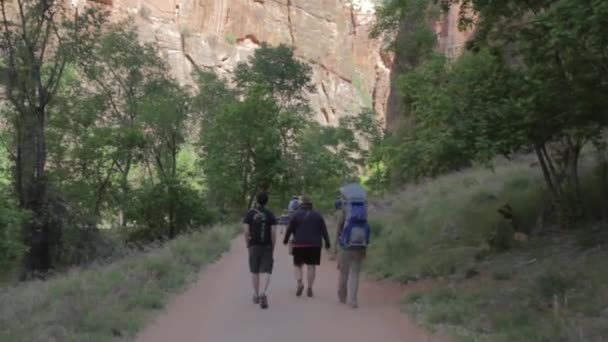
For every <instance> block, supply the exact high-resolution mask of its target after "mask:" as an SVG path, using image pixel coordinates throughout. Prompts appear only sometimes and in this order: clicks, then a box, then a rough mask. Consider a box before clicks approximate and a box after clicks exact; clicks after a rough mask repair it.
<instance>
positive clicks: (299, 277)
mask: <svg viewBox="0 0 608 342" xmlns="http://www.w3.org/2000/svg"><path fill="white" fill-rule="evenodd" d="M295 271H296V280H297V282H298V287H297V288H296V296H298V297H300V296H301V295H302V291H304V283H303V282H302V266H295Z"/></svg>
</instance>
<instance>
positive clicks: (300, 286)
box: [296, 282, 304, 297]
mask: <svg viewBox="0 0 608 342" xmlns="http://www.w3.org/2000/svg"><path fill="white" fill-rule="evenodd" d="M302 292H304V284H302V282H298V288H297V289H296V296H298V297H300V296H301V295H302Z"/></svg>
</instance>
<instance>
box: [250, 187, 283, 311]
mask: <svg viewBox="0 0 608 342" xmlns="http://www.w3.org/2000/svg"><path fill="white" fill-rule="evenodd" d="M256 202H257V205H256V207H255V208H253V209H250V210H249V211H248V212H247V215H245V219H244V220H243V230H244V233H245V242H246V243H247V248H248V250H249V270H250V271H251V276H252V281H253V302H254V304H259V305H260V307H261V308H262V309H267V308H268V297H267V295H266V291H267V290H268V285H269V284H270V275H271V274H272V266H273V263H274V258H273V253H274V246H275V241H276V224H277V219H276V217H275V216H274V214H273V213H272V212H271V211H270V210H268V209H266V203H268V195H267V194H266V193H260V194H258V195H257V196H256ZM260 282H261V283H262V286H263V288H262V290H261V291H260Z"/></svg>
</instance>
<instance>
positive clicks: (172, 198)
mask: <svg viewBox="0 0 608 342" xmlns="http://www.w3.org/2000/svg"><path fill="white" fill-rule="evenodd" d="M134 193H135V196H134V197H133V199H132V201H131V206H130V207H129V208H128V211H127V216H128V217H129V219H130V222H131V223H132V226H131V227H130V229H129V232H128V240H129V241H155V240H162V239H166V238H174V237H175V236H177V235H178V234H180V233H183V232H187V231H190V230H194V229H200V228H201V227H203V226H209V225H211V224H213V223H214V222H216V221H217V215H215V213H214V212H212V211H211V210H210V209H208V206H207V205H206V203H205V199H204V198H203V197H202V196H201V194H200V193H198V192H197V191H195V190H194V189H192V188H191V187H189V186H188V185H186V184H184V183H183V182H181V181H179V180H167V181H164V182H159V183H156V184H150V183H148V184H144V186H142V187H141V188H140V189H138V190H136V191H135V192H134Z"/></svg>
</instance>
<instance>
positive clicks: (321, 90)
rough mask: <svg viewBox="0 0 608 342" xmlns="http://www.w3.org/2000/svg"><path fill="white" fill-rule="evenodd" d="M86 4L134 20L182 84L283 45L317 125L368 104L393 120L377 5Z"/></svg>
mask: <svg viewBox="0 0 608 342" xmlns="http://www.w3.org/2000/svg"><path fill="white" fill-rule="evenodd" d="M72 1H77V0H72ZM81 1H83V0H81ZM89 1H95V2H102V3H106V4H107V5H108V6H110V8H111V10H112V12H113V15H114V17H115V18H116V19H119V18H125V17H128V16H130V17H132V18H133V20H135V22H136V24H137V26H138V28H139V30H140V32H141V38H142V40H144V41H155V42H157V43H158V44H159V46H160V47H161V49H162V52H163V53H164V54H165V56H166V58H167V61H168V62H169V64H170V65H171V67H172V71H173V73H174V75H175V76H176V77H177V78H178V79H179V80H180V81H182V82H188V81H189V79H190V74H191V72H192V70H193V69H194V67H195V66H197V67H201V68H205V69H208V70H213V71H215V72H217V73H218V74H220V75H229V74H230V73H231V72H232V71H233V69H234V67H235V66H236V65H237V63H238V62H240V61H244V60H246V59H247V57H248V56H250V55H251V54H252V52H253V51H254V50H255V48H256V47H257V46H259V44H260V43H261V42H267V43H269V44H272V45H276V44H279V43H285V44H289V45H292V46H294V48H295V51H296V54H297V56H298V57H299V58H301V59H303V60H306V61H308V62H309V63H310V64H311V65H312V66H313V81H314V84H315V91H314V92H313V93H312V94H310V99H311V104H312V107H313V109H314V111H315V113H316V115H317V120H318V121H319V122H321V123H324V124H335V123H336V122H337V119H338V118H339V117H340V116H343V115H348V114H353V113H357V112H358V111H359V110H360V108H361V107H364V106H365V107H373V108H374V109H375V110H376V112H377V113H378V115H379V117H380V118H381V119H382V120H385V119H386V118H387V115H388V116H389V117H390V116H391V115H390V113H389V112H390V108H388V103H389V94H390V93H391V80H392V79H393V80H394V75H393V77H391V73H393V70H391V69H392V68H393V63H392V62H393V61H392V54H390V53H388V52H386V51H383V49H382V43H381V42H379V41H377V40H374V39H371V38H370V37H369V31H370V29H371V26H372V23H373V20H374V15H375V11H374V8H375V6H376V3H377V2H379V0H89ZM457 13H458V10H457V9H454V10H453V11H451V12H450V13H449V15H446V16H444V18H443V19H442V20H441V21H440V22H439V23H437V25H436V31H437V33H438V39H439V42H440V48H441V49H442V51H444V52H445V53H448V54H457V53H458V52H459V49H460V47H461V46H462V43H463V42H464V40H465V39H466V38H467V36H466V35H463V34H461V33H460V32H458V30H457V23H456V18H457ZM393 93H394V89H393ZM393 97H395V94H393Z"/></svg>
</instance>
